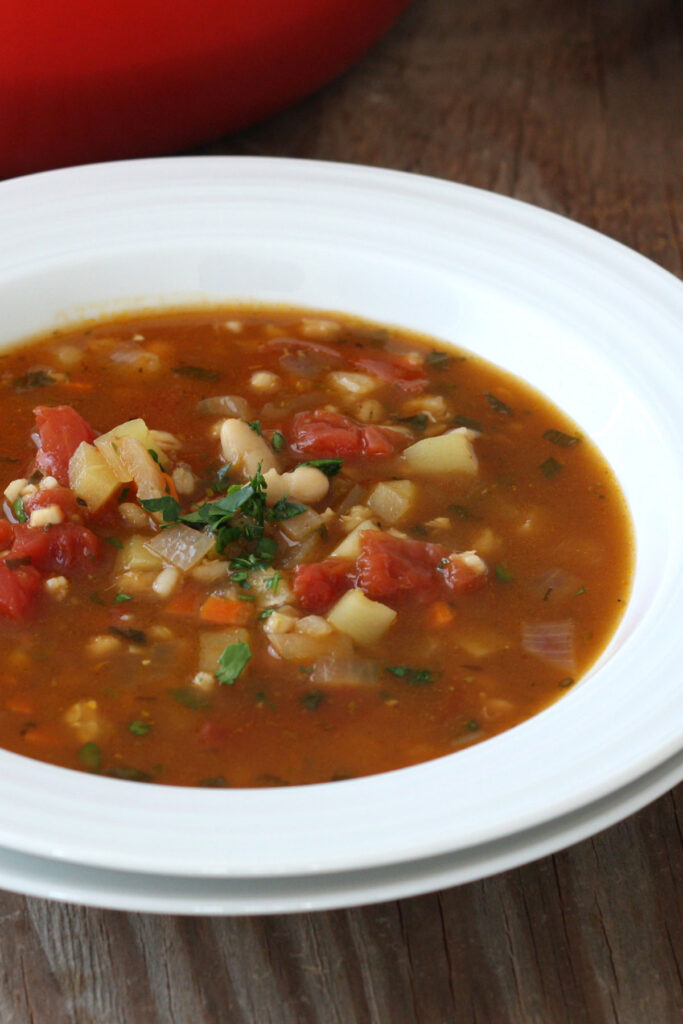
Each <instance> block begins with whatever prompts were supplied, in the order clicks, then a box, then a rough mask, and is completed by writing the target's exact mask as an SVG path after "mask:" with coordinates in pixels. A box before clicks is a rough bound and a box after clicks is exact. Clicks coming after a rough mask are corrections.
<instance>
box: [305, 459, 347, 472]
mask: <svg viewBox="0 0 683 1024" xmlns="http://www.w3.org/2000/svg"><path fill="white" fill-rule="evenodd" d="M299 465H300V466H313V468H314V469H319V470H320V472H321V473H324V474H325V476H336V475H337V473H338V472H339V470H340V469H341V468H342V466H343V465H344V460H343V459H309V461H308V462H300V463H299Z"/></svg>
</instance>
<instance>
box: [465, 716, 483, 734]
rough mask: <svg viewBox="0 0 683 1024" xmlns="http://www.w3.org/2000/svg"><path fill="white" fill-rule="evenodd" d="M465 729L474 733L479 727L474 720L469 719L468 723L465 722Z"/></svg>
mask: <svg viewBox="0 0 683 1024" xmlns="http://www.w3.org/2000/svg"><path fill="white" fill-rule="evenodd" d="M465 728H466V729H467V731H468V732H476V731H477V729H481V726H480V725H479V722H477V721H476V720H475V719H474V718H470V720H469V722H465Z"/></svg>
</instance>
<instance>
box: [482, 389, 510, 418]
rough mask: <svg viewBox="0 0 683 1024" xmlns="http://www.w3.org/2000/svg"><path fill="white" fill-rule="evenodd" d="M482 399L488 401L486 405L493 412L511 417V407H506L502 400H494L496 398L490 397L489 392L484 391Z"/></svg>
mask: <svg viewBox="0 0 683 1024" xmlns="http://www.w3.org/2000/svg"><path fill="white" fill-rule="evenodd" d="M484 397H485V398H487V399H488V403H489V405H490V406H491V408H492V409H493V411H494V412H500V413H503V414H504V415H505V416H510V415H511V413H512V409H511V407H510V406H509V405H506V404H505V402H503V401H502V399H500V398H496V396H495V395H492V394H491V392H490V391H485V392H484Z"/></svg>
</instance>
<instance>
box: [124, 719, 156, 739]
mask: <svg viewBox="0 0 683 1024" xmlns="http://www.w3.org/2000/svg"><path fill="white" fill-rule="evenodd" d="M128 730H129V732H132V733H133V736H146V735H147V733H148V732H151V731H152V723H151V722H145V721H143V720H142V719H141V718H136V719H135V721H133V722H131V723H130V725H129V726H128Z"/></svg>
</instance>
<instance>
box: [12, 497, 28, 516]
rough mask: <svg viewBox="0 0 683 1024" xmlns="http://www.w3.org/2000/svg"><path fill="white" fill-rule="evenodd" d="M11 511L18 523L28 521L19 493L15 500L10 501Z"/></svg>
mask: <svg viewBox="0 0 683 1024" xmlns="http://www.w3.org/2000/svg"><path fill="white" fill-rule="evenodd" d="M12 512H14V518H15V519H16V521H17V522H18V523H26V522H28V516H27V515H26V509H25V508H24V502H23V499H22V497H21V495H20V496H19V497H18V498H17V500H16V501H13V502H12Z"/></svg>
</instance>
